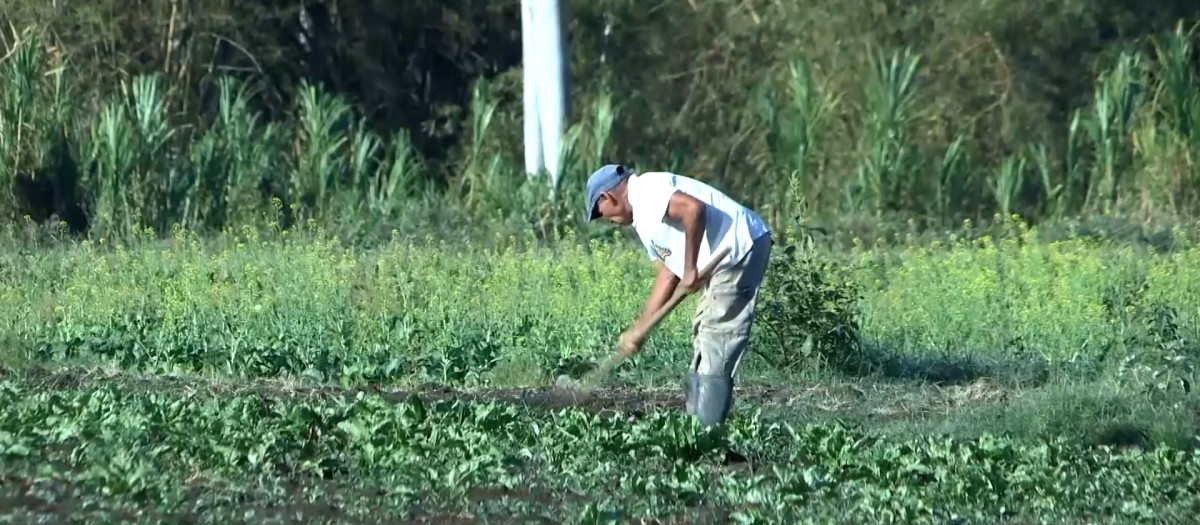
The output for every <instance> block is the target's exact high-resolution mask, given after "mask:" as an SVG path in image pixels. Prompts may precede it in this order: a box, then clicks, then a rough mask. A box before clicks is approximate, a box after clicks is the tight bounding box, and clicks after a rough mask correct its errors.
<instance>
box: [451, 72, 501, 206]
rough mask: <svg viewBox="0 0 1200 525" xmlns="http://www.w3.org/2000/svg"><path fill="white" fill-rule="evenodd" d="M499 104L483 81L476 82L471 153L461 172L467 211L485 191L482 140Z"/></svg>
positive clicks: (485, 136)
mask: <svg viewBox="0 0 1200 525" xmlns="http://www.w3.org/2000/svg"><path fill="white" fill-rule="evenodd" d="M498 106H499V102H497V101H495V100H491V94H490V93H489V90H488V86H487V85H486V83H485V82H484V81H482V80H481V81H478V82H476V83H475V85H474V87H472V89H471V151H469V152H468V155H467V161H466V167H465V169H464V170H463V174H462V179H461V184H460V188H461V187H462V186H466V188H467V190H466V191H467V196H466V204H467V208H468V209H474V207H475V206H476V204H477V203H478V201H479V197H478V193H479V192H486V191H487V183H486V181H487V179H488V177H487V175H485V174H484V173H483V170H482V169H481V165H482V164H481V163H482V162H483V159H484V145H483V144H484V140H485V139H486V138H487V133H488V128H490V127H491V125H492V118H493V117H495V115H496V108H497V107H498Z"/></svg>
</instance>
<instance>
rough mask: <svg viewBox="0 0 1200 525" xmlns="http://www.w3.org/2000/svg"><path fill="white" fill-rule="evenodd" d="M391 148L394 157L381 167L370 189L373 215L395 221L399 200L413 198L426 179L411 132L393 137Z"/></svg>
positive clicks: (382, 163) (403, 131) (369, 196)
mask: <svg viewBox="0 0 1200 525" xmlns="http://www.w3.org/2000/svg"><path fill="white" fill-rule="evenodd" d="M390 146H391V147H390V148H389V151H390V152H391V154H390V157H389V158H388V159H386V160H385V161H384V162H381V163H380V164H379V167H378V168H377V169H376V170H375V174H374V176H373V177H372V179H371V181H370V184H368V186H367V203H368V205H369V206H370V210H371V213H373V214H375V215H376V216H379V217H380V218H391V217H392V214H393V212H394V210H395V207H396V204H397V202H398V200H400V199H406V198H409V197H411V196H412V192H413V191H414V190H415V188H416V182H417V180H419V179H420V178H421V176H422V174H421V169H422V168H421V163H420V159H419V158H418V156H417V151H416V149H414V148H413V145H412V141H411V140H410V139H409V133H408V131H407V130H401V131H399V132H397V133H395V134H394V135H392V140H391V145H390Z"/></svg>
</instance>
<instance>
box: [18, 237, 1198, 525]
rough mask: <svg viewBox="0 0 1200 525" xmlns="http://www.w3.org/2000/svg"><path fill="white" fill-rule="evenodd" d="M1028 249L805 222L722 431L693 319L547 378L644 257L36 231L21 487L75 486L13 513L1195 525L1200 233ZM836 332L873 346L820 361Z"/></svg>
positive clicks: (576, 244)
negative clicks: (597, 372) (78, 237)
mask: <svg viewBox="0 0 1200 525" xmlns="http://www.w3.org/2000/svg"><path fill="white" fill-rule="evenodd" d="M996 231H1000V230H996ZM1007 231H1008V232H1009V233H1007V234H1002V233H1001V234H991V235H982V236H975V237H972V238H969V239H967V238H953V237H947V238H946V239H945V240H943V241H936V242H928V243H924V244H918V243H915V242H914V243H910V244H908V245H907V246H902V247H894V246H889V245H884V244H880V245H879V246H875V245H872V244H868V243H860V244H859V245H858V246H857V247H855V248H853V249H851V250H846V251H829V250H827V249H826V248H823V247H820V246H815V247H814V248H813V249H812V251H806V250H797V251H795V252H792V256H791V257H788V256H787V255H785V254H786V253H788V252H787V250H785V249H783V247H786V246H789V245H793V246H797V244H796V241H797V240H799V239H796V238H793V237H789V236H781V241H782V242H781V244H780V245H779V246H780V249H778V250H776V251H775V253H776V259H775V261H774V263H773V266H772V270H771V271H772V273H771V275H770V276H769V280H768V282H767V283H766V285H765V289H764V299H763V303H762V310H760V312H761V315H760V318H759V321H758V324H757V325H756V331H755V335H754V338H753V341H752V350H751V351H752V352H753V354H752V355H751V356H749V357H748V358H747V360H746V362H745V366H744V367H743V369H742V372H741V374H742V375H741V379H740V384H741V390H740V391H739V398H738V399H739V404H738V406H737V409H736V412H735V414H734V416H733V420H732V421H731V424H730V426H729V427H728V428H727V429H726V431H725V432H722V433H717V434H708V433H705V432H703V431H701V430H700V429H698V428H696V427H694V425H693V424H692V423H691V422H690V420H689V419H687V418H686V417H685V416H684V415H683V414H681V413H680V412H679V410H678V409H679V403H680V402H681V400H680V396H681V392H682V390H681V387H680V385H681V383H680V381H681V380H682V374H683V371H684V367H685V366H686V363H687V361H688V358H689V357H690V340H689V322H690V309H691V305H692V302H691V301H687V302H685V303H684V304H683V305H682V306H681V308H680V310H678V311H677V312H676V313H675V314H673V315H672V316H671V317H669V318H668V319H666V320H665V321H664V322H663V323H662V324H661V325H660V327H659V328H658V329H657V330H656V331H655V332H654V334H653V335H652V336H651V338H650V340H649V341H648V343H647V345H646V351H645V352H644V353H643V354H641V355H638V356H636V357H635V358H634V359H632V360H631V361H629V362H626V363H624V364H623V365H622V366H621V367H619V368H618V369H617V370H616V371H614V373H613V374H612V376H610V377H609V378H607V382H606V384H605V385H604V388H603V389H602V390H601V391H600V395H599V397H598V398H595V399H593V400H591V401H588V402H580V403H573V402H571V400H569V399H566V398H561V397H555V396H554V394H553V391H552V390H549V389H548V385H549V383H550V381H551V379H552V378H554V377H555V376H557V375H558V374H560V373H568V374H572V375H575V376H578V375H580V374H582V373H584V372H585V371H586V370H588V369H589V368H590V367H592V366H594V365H595V364H596V363H597V362H598V361H599V360H600V359H602V358H603V357H605V356H606V355H607V353H608V352H610V351H611V350H612V349H613V345H614V344H615V339H616V336H617V334H618V333H619V332H620V330H622V329H623V328H625V327H626V326H627V325H628V323H629V322H631V320H632V318H633V315H634V314H635V312H636V311H637V310H638V308H640V306H641V303H642V301H643V300H644V297H645V294H646V293H647V292H648V290H649V287H650V283H651V280H652V271H653V270H652V266H651V265H650V262H649V261H648V260H646V258H645V256H644V254H643V252H641V251H640V250H637V249H636V247H634V246H632V245H630V244H627V243H625V242H623V241H617V242H613V241H605V240H601V239H591V240H588V239H586V238H583V237H578V238H575V237H570V236H569V237H568V238H567V242H564V243H560V244H555V245H553V246H552V247H551V246H548V245H545V244H541V243H539V242H536V239H535V238H534V237H533V236H532V235H531V236H530V237H529V238H524V239H522V238H505V237H496V238H494V239H492V240H491V242H489V243H488V244H487V245H475V244H472V243H469V242H464V243H459V244H450V243H446V242H443V241H434V240H432V239H430V240H410V239H404V238H400V237H395V238H393V240H392V241H391V242H387V243H383V244H380V245H376V246H373V247H370V248H364V247H356V246H353V245H346V244H343V243H342V242H340V241H338V240H337V239H336V238H335V237H333V236H331V235H329V234H327V233H326V232H324V231H323V230H321V229H320V228H318V227H316V226H315V225H313V226H308V227H302V228H297V229H292V230H280V229H266V230H256V229H253V228H245V229H243V230H241V231H236V232H235V231H229V232H227V233H226V234H224V235H221V236H217V237H210V238H201V237H199V236H197V235H195V234H193V233H190V232H187V231H184V230H176V231H175V232H174V234H173V235H172V236H170V237H168V238H164V239H159V238H157V237H155V236H154V235H153V234H152V233H149V232H144V233H143V234H141V235H139V236H138V237H136V238H134V240H132V241H127V242H114V241H110V240H109V239H89V240H86V241H77V242H76V241H58V242H57V243H55V244H45V245H42V246H36V247H30V246H29V245H24V244H21V243H18V242H16V241H13V242H12V243H11V245H12V246H15V247H19V248H20V249H16V250H7V251H5V252H4V254H3V255H0V268H3V271H0V315H2V316H4V317H5V318H7V319H12V320H13V322H12V323H11V326H9V327H5V328H2V329H0V330H3V331H2V332H0V340H2V341H4V345H3V346H4V349H5V350H4V353H3V354H2V355H3V356H4V360H3V362H2V363H0V364H2V365H3V370H4V371H5V372H4V376H5V377H4V378H2V379H0V383H2V385H3V386H0V392H2V393H3V395H4V396H6V399H8V400H9V401H6V402H5V403H4V404H3V408H0V452H2V453H5V454H7V455H8V457H9V458H10V459H11V461H10V462H7V463H6V464H5V465H6V466H5V467H3V468H2V469H0V477H3V478H4V479H6V480H9V481H11V483H8V484H6V486H9V487H13V486H15V487H26V486H38V487H42V488H41V489H38V490H43V491H49V492H44V493H43V492H38V493H31V492H28V491H26V492H21V490H20V489H11V488H10V489H6V490H9V492H8V493H6V495H0V498H4V497H7V498H10V499H13V500H19V501H23V502H26V504H22V505H19V506H18V507H19V508H22V509H25V510H23V511H22V512H26V511H28V512H34V511H35V509H37V508H42V509H43V511H45V512H51V513H53V512H56V511H48V510H46V509H48V508H57V507H54V506H53V505H51V506H45V505H43V506H41V507H38V505H42V504H37V505H34V504H32V503H28V502H32V501H48V500H46V498H50V497H51V496H49V495H48V494H50V493H58V494H59V496H55V497H56V498H59V499H65V500H66V501H76V502H91V503H90V505H91V506H89V507H88V509H89V510H88V511H87V512H89V513H91V514H90V515H93V516H96V517H101V516H110V517H112V516H116V517H119V516H132V514H129V513H131V512H133V511H134V510H135V509H141V510H146V511H147V512H149V514H146V515H145V516H146V518H145V519H143V522H148V521H147V520H149V519H150V517H162V518H164V519H168V520H170V519H173V518H177V517H180V516H183V515H200V514H204V515H206V516H210V517H208V518H206V519H210V520H219V519H222V518H234V517H238V516H243V515H244V513H245V512H247V511H251V510H253V511H254V512H256V513H266V515H269V516H273V518H272V519H276V520H279V521H287V520H286V519H285V516H284V514H283V512H284V511H287V512H289V513H291V512H299V513H302V514H305V515H308V516H325V517H333V516H340V517H343V518H349V517H356V518H355V519H361V520H362V521H363V522H375V520H381V519H384V517H385V514H386V516H391V517H393V518H396V519H406V518H413V517H414V516H415V515H417V514H422V513H423V514H424V515H435V516H440V517H443V518H447V517H449V516H460V517H465V516H468V515H473V516H476V517H482V516H492V517H495V516H500V515H502V514H520V515H525V514H533V515H536V514H537V513H538V512H541V511H539V510H537V509H554V510H555V511H556V512H562V513H563V515H564V516H567V520H568V521H572V522H578V523H597V522H605V521H604V520H603V519H601V518H603V517H604V516H610V517H617V516H619V517H621V518H619V519H618V522H622V521H621V520H624V519H634V518H637V517H654V518H659V519H663V520H667V522H670V520H672V519H673V520H683V521H691V522H697V521H699V522H704V521H705V520H706V519H707V520H709V521H715V522H721V521H722V520H723V519H725V517H727V516H733V515H738V516H743V517H744V519H745V520H748V521H747V522H755V521H754V520H766V519H785V520H790V519H800V520H805V519H810V520H814V522H824V521H825V520H826V519H833V520H835V521H837V520H849V521H848V522H862V521H863V520H866V521H885V522H888V521H916V522H928V523H948V522H956V521H954V520H955V517H958V518H961V519H965V520H966V522H980V523H983V522H991V521H992V520H997V519H1007V520H1011V521H1014V522H1024V521H1027V520H1050V519H1054V520H1059V519H1061V520H1065V521H1066V522H1082V520H1085V519H1088V517H1095V518H1097V519H1099V520H1100V521H1104V520H1113V522H1122V521H1123V520H1131V521H1140V520H1151V519H1158V520H1160V522H1177V521H1180V520H1183V519H1184V518H1183V517H1184V516H1187V515H1189V514H1188V513H1189V512H1192V511H1194V509H1195V506H1196V505H1197V502H1196V501H1194V499H1188V498H1186V497H1183V496H1182V495H1181V494H1182V493H1181V492H1178V491H1181V490H1184V489H1185V488H1187V487H1193V488H1194V487H1196V486H1197V483H1200V476H1198V475H1197V474H1198V473H1200V472H1198V470H1197V469H1200V466H1198V465H1200V463H1197V462H1196V461H1197V460H1196V457H1197V456H1194V455H1192V454H1193V451H1194V450H1197V449H1196V447H1195V445H1197V444H1198V443H1197V437H1196V436H1197V435H1198V432H1197V430H1198V424H1197V423H1198V421H1197V415H1198V414H1200V398H1198V397H1197V395H1196V394H1195V392H1194V391H1193V390H1192V388H1193V385H1194V384H1195V380H1196V376H1195V372H1194V359H1195V357H1196V348H1197V341H1196V335H1195V334H1196V328H1197V322H1198V321H1200V299H1197V297H1200V295H1198V294H1196V293H1195V291H1196V289H1197V287H1200V272H1197V271H1196V270H1195V265H1194V264H1193V263H1192V262H1191V261H1194V260H1196V257H1197V256H1198V255H1200V245H1197V244H1196V243H1195V242H1194V239H1195V238H1196V237H1195V236H1196V232H1195V230H1194V229H1192V228H1190V227H1189V228H1184V227H1179V228H1177V229H1176V230H1174V233H1173V235H1172V236H1171V239H1170V242H1167V243H1164V244H1163V248H1161V249H1154V248H1151V247H1149V246H1137V245H1133V244H1128V243H1120V242H1114V241H1106V240H1097V239H1091V238H1083V237H1079V238H1071V239H1066V240H1055V241H1048V240H1043V239H1041V238H1040V237H1039V234H1038V232H1037V231H1036V230H1031V229H1029V228H1027V227H1026V226H1024V225H1023V224H1021V223H1011V224H1009V226H1008V230H1007ZM14 239H15V237H14ZM812 270H819V272H820V273H817V274H813V273H805V271H812ZM785 272H792V273H785ZM815 276H819V277H820V278H821V279H822V281H820V282H818V281H815V280H811V279H814V278H815ZM784 284H787V286H790V287H792V288H789V289H791V290H795V291H794V292H792V293H791V294H790V295H789V294H784V293H782V291H783V290H784V288H782V286H784ZM831 291H837V292H839V293H844V294H845V297H849V298H850V299H848V300H847V299H842V298H841V297H842V296H841V295H837V294H833V293H832V292H831ZM823 297H824V298H831V299H828V301H831V302H827V303H825V302H822V301H826V299H821V298H823ZM813 298H817V299H818V300H817V301H812V300H811V299H813ZM813 304H816V306H813ZM830 307H832V309H831V310H830V309H829V308H830ZM826 310H828V311H826ZM813 316H816V317H813ZM810 318H811V320H812V321H813V322H812V323H811V324H799V325H796V324H787V323H790V322H793V321H796V320H800V321H804V322H805V323H807V321H806V320H809V319H810ZM839 323H840V324H839ZM806 326H813V327H825V328H828V327H838V328H840V329H842V330H843V331H844V332H845V333H849V334H854V335H855V336H856V337H855V338H854V339H853V342H854V343H855V344H849V341H850V340H849V339H839V338H830V337H826V336H822V335H821V334H812V335H814V336H816V338H815V339H814V340H815V341H816V344H814V345H813V346H811V347H810V346H807V345H805V344H804V335H803V333H802V331H797V329H803V328H804V327H806ZM780 329H787V330H790V331H784V332H778V331H777V330H780ZM823 329H824V328H823ZM779 334H783V337H782V338H781V336H780V335H779ZM410 393H416V395H417V397H416V398H411V397H410ZM415 399H420V400H421V401H416V400H415ZM789 428H791V429H795V432H797V434H795V435H793V434H792V433H791V432H792V430H788V429H789ZM135 450H136V451H142V452H143V453H141V454H134V453H132V452H131V451H135ZM729 450H732V451H735V452H738V453H739V454H742V455H744V456H745V457H746V459H747V460H748V463H742V464H735V465H734V466H729V465H726V464H725V463H724V461H725V460H724V459H723V458H726V457H727V455H726V451H729ZM5 451H6V452H5ZM117 451H127V452H122V453H118V452H117ZM114 458H115V459H114ZM629 464H637V465H640V466H639V467H638V468H633V469H630V468H628V465H629ZM736 465H742V466H740V467H738V466H736ZM730 469H732V470H730ZM37 480H40V481H37ZM251 480H253V481H251ZM818 480H820V481H818ZM64 483H66V484H69V486H70V487H72V488H71V489H69V491H68V492H65V493H60V492H55V491H62V490H68V489H64V488H62V487H65V486H67V485H62V484H64ZM14 491H16V492H14ZM504 491H508V492H504ZM206 492H211V493H212V494H214V496H212V497H210V498H204V497H201V496H200V494H204V493H206ZM506 493H507V494H509V495H510V496H511V497H509V498H505V497H503V496H502V494H506ZM31 494H32V495H31ZM22 498H24V499H22ZM29 498H34V499H29ZM797 498H798V499H797ZM316 501H325V502H328V501H332V502H334V503H332V505H334V506H335V508H328V507H320V508H318V507H310V506H308V505H311V504H313V502H316ZM785 502H793V503H795V502H805V504H806V505H807V506H806V507H805V508H806V509H811V511H809V510H806V511H805V513H804V515H803V516H797V515H795V514H792V511H789V510H787V509H788V508H789V507H788V506H786V505H784V503H785ZM31 505H32V506H31ZM381 508H386V509H388V510H387V511H377V512H385V514H371V515H367V514H366V512H367V510H368V509H381ZM790 508H798V507H795V506H794V505H792V506H791V507H790ZM388 513H390V514H388ZM239 519H240V518H239ZM614 519H617V518H614Z"/></svg>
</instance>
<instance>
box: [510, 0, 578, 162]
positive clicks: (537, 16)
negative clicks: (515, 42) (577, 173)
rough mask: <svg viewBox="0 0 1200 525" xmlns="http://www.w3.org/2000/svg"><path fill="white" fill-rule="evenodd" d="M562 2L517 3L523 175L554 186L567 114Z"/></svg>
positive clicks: (523, 1) (550, 0)
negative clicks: (542, 177) (543, 175)
mask: <svg viewBox="0 0 1200 525" xmlns="http://www.w3.org/2000/svg"><path fill="white" fill-rule="evenodd" d="M563 33H564V32H563V23H562V0H521V37H522V38H521V40H522V44H521V45H522V50H523V52H524V56H523V63H524V68H525V69H524V82H525V86H524V106H525V107H524V111H525V171H526V173H527V174H528V175H530V176H533V175H535V174H537V173H538V172H540V171H543V170H544V171H546V172H548V173H549V174H550V184H551V185H556V184H557V183H558V176H559V173H558V167H559V166H558V162H559V141H560V139H561V138H562V134H563V128H564V127H565V124H566V116H567V115H568V114H569V113H568V107H569V104H570V102H569V100H568V93H569V91H568V87H567V77H568V72H569V69H568V68H567V44H566V36H565V35H564V34H563Z"/></svg>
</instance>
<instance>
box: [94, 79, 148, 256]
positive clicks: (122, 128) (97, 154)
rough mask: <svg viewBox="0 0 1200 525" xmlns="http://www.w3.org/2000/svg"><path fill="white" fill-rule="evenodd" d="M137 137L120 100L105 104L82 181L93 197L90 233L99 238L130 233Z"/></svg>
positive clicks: (133, 200) (95, 130) (134, 200)
mask: <svg viewBox="0 0 1200 525" xmlns="http://www.w3.org/2000/svg"><path fill="white" fill-rule="evenodd" d="M136 140H137V135H136V133H135V132H134V130H133V124H132V123H131V122H130V119H129V117H128V113H127V112H126V106H125V104H124V103H123V101H121V100H120V99H113V100H109V101H108V102H105V103H104V105H103V107H102V108H101V109H100V118H99V120H97V121H96V123H95V124H94V125H93V126H92V129H91V140H90V145H91V148H90V151H89V154H88V164H89V165H90V168H91V169H88V170H86V171H85V173H86V175H85V176H84V179H83V182H84V185H85V186H87V187H88V188H90V189H91V190H92V191H93V192H95V193H94V195H93V196H92V215H93V217H92V223H93V225H94V226H93V230H94V231H96V232H97V233H99V235H100V236H125V235H129V234H131V233H132V232H133V226H134V225H133V224H132V222H131V221H130V218H131V217H130V214H131V213H135V211H134V210H133V209H132V208H133V206H131V204H133V203H135V202H136V197H135V195H136V193H135V192H136V190H135V189H134V188H135V186H136V182H134V180H133V179H134V178H135V177H136V175H135V172H136V169H137V168H136V166H137V155H136V154H135V153H134V149H135V148H136V147H137V145H136Z"/></svg>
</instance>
